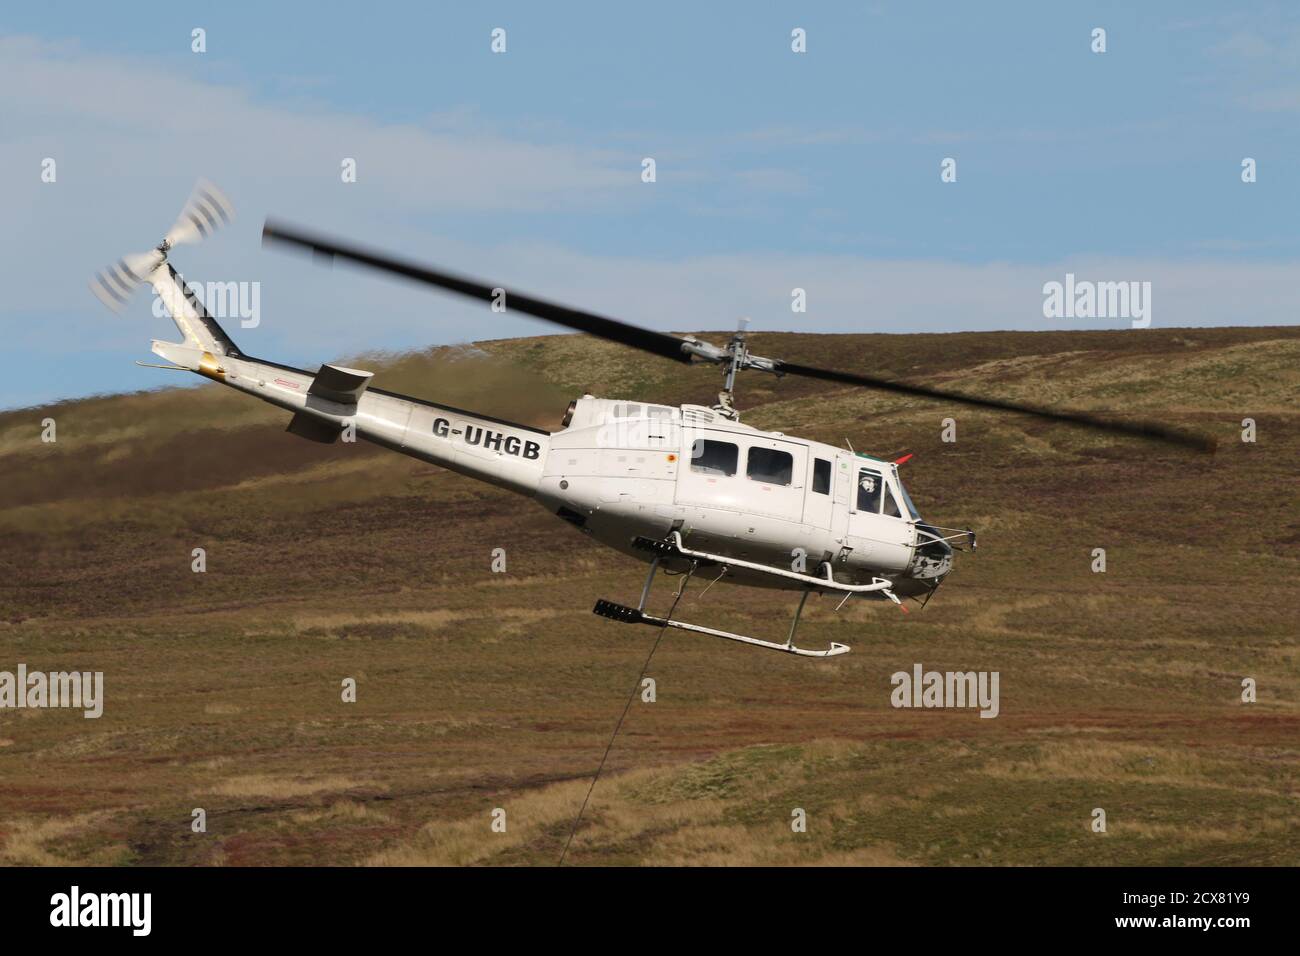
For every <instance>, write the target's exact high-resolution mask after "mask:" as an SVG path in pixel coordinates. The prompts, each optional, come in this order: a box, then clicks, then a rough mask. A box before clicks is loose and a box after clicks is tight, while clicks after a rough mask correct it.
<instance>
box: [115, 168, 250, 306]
mask: <svg viewBox="0 0 1300 956" xmlns="http://www.w3.org/2000/svg"><path fill="white" fill-rule="evenodd" d="M233 218H234V207H233V206H231V204H230V200H229V199H227V198H226V196H225V194H224V193H222V192H221V190H220V189H218V188H217V187H216V186H214V185H213V184H212V183H210V182H208V181H207V180H206V179H200V180H199V181H198V182H197V183H196V184H195V186H194V191H193V192H192V193H191V194H190V198H189V201H188V202H187V203H186V204H185V208H184V209H182V210H181V214H180V217H179V218H178V219H177V220H176V224H175V225H173V226H172V227H171V229H170V230H168V232H167V235H166V236H164V237H163V241H162V242H160V243H159V244H158V246H157V247H156V248H154V249H151V250H150V251H149V252H137V253H133V254H132V255H128V256H123V257H122V258H121V259H118V260H117V262H115V263H113V264H112V265H110V266H108V267H107V268H105V269H101V270H100V271H99V272H97V273H95V276H94V277H93V278H92V279H91V280H90V291H91V292H93V293H94V295H95V298H97V299H99V301H100V302H102V303H104V305H106V306H107V307H108V308H109V309H110V310H111V311H113V312H119V313H120V312H121V311H122V310H123V309H125V308H126V307H127V305H128V304H129V303H130V301H131V296H132V294H133V293H134V292H135V290H136V289H137V288H138V287H139V286H140V285H141V284H142V283H144V282H148V281H149V276H150V275H151V274H152V273H153V271H154V270H155V269H157V268H159V267H160V266H161V265H162V264H163V263H164V262H166V261H167V252H168V250H170V249H171V247H172V246H175V245H184V244H186V243H196V242H202V241H203V240H204V239H206V238H207V237H208V236H210V235H212V233H214V232H215V231H216V230H217V229H219V228H220V227H221V226H223V225H228V224H229V223H230V222H231V221H232V219H233Z"/></svg>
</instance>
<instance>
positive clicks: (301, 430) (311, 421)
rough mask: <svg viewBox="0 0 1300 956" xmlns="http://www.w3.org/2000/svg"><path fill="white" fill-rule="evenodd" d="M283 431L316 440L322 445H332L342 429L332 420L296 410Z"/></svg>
mask: <svg viewBox="0 0 1300 956" xmlns="http://www.w3.org/2000/svg"><path fill="white" fill-rule="evenodd" d="M285 431H287V432H289V433H290V434H291V435H297V436H298V437H299V438H305V439H307V440H308V441H318V442H320V443H321V444H322V445H332V444H333V443H334V442H336V441H338V440H339V435H340V434H341V433H342V431H343V429H342V428H340V427H339V426H338V425H335V424H334V423H333V422H330V421H325V420H324V419H321V418H317V417H316V416H315V415H312V414H309V413H308V412H297V413H296V414H295V415H294V416H293V418H292V419H291V420H290V421H289V427H288V428H286V429H285Z"/></svg>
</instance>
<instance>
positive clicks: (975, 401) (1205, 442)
mask: <svg viewBox="0 0 1300 956" xmlns="http://www.w3.org/2000/svg"><path fill="white" fill-rule="evenodd" d="M775 365H776V369H775V370H776V372H777V374H778V375H800V376H803V377H804V378H816V379H821V380H822V381H823V382H838V383H841V384H844V385H859V386H862V387H864V388H874V389H877V390H879V391H882V392H894V393H896V394H899V395H914V396H916V397H918V398H931V399H939V400H942V401H945V402H953V403H956V404H959V405H970V406H972V407H974V408H992V409H995V410H997V411H1001V412H1015V413H1017V414H1021V415H1034V416H1036V417H1038V418H1045V419H1048V420H1050V421H1057V422H1068V423H1069V424H1072V425H1080V426H1083V427H1086V428H1093V429H1098V430H1100V431H1107V432H1115V433H1118V434H1121V435H1133V436H1136V437H1139V438H1149V439H1153V440H1155V441H1163V442H1168V443H1170V444H1173V445H1181V446H1182V447H1184V448H1194V449H1196V450H1197V451H1204V452H1213V451H1214V449H1215V447H1216V445H1217V442H1215V440H1214V439H1212V438H1207V437H1205V436H1204V435H1197V434H1195V433H1193V432H1187V431H1183V430H1181V429H1178V428H1170V427H1169V426H1167V425H1160V424H1157V423H1155V422H1125V421H1116V420H1114V419H1110V418H1103V417H1102V416H1100V415H1094V414H1092V413H1090V412H1066V411H1056V410H1054V409H1050V408H1043V407H1041V406H1038V405H1023V404H1021V403H1019V402H1006V401H1002V400H1000V399H996V398H975V397H974V396H971V395H963V394H961V393H959V392H949V391H946V390H945V389H939V388H928V387H926V386H924V385H908V384H907V383H905V382H893V381H890V380H888V379H883V378H873V377H871V376H868V375H857V374H855V373H853V372H836V371H833V370H831V369H824V368H815V367H813V366H811V365H798V364H796V363H794V362H782V361H777V362H776V363H775Z"/></svg>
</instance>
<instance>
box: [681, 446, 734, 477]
mask: <svg viewBox="0 0 1300 956" xmlns="http://www.w3.org/2000/svg"><path fill="white" fill-rule="evenodd" d="M739 460H740V449H738V448H737V447H736V446H735V445H733V444H732V443H731V442H729V441H710V440H709V439H707V438H697V439H695V441H693V442H691V471H696V472H699V473H700V474H702V475H723V476H726V477H730V476H732V475H734V474H735V473H736V462H737V461H739Z"/></svg>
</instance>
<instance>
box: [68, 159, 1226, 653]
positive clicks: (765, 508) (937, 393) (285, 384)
mask: <svg viewBox="0 0 1300 956" xmlns="http://www.w3.org/2000/svg"><path fill="white" fill-rule="evenodd" d="M232 212H233V210H232V206H231V204H230V202H229V200H228V199H226V197H225V196H224V195H223V194H222V193H221V192H220V191H219V190H218V189H217V188H216V187H215V186H213V185H212V184H211V183H206V182H203V181H200V183H199V184H198V186H196V187H195V191H194V194H193V195H192V196H191V199H190V201H189V202H188V203H187V204H186V206H185V208H184V210H183V211H182V214H181V216H180V218H179V219H178V220H177V222H176V224H175V225H174V226H173V228H172V229H171V230H170V231H169V232H168V233H167V235H166V236H165V237H164V239H163V240H162V242H161V243H159V244H158V246H157V247H155V248H154V249H153V250H151V251H150V252H147V253H141V254H137V255H132V256H128V257H124V258H122V259H120V260H118V262H117V263H115V264H114V265H113V266H110V267H109V268H107V269H105V270H103V271H102V272H100V273H99V274H98V275H97V276H96V277H95V278H94V279H93V280H92V281H91V289H92V291H93V292H94V293H95V294H96V296H97V297H98V298H100V299H101V301H103V302H104V303H105V304H106V305H108V306H109V307H110V308H112V309H114V310H115V311H120V310H121V309H122V308H124V307H125V305H126V304H127V302H128V300H129V298H130V296H131V294H132V292H133V291H134V289H135V288H137V287H139V286H141V285H143V284H146V283H147V284H149V285H151V286H152V287H153V289H154V292H155V294H156V295H157V296H158V299H159V300H160V302H161V303H162V305H163V307H164V308H165V309H166V311H167V313H168V314H169V315H170V316H171V318H172V319H173V321H174V322H175V324H176V326H177V328H178V329H179V330H180V333H181V335H182V337H183V339H182V341H180V342H166V341H159V340H154V341H153V343H152V351H153V352H154V354H156V355H158V356H160V357H161V358H163V359H165V360H167V362H169V363H170V364H169V365H152V364H150V363H143V362H141V363H137V364H140V365H147V366H149V367H155V368H167V369H173V370H180V371H189V372H193V373H197V374H198V375H201V376H203V377H205V378H208V379H210V380H212V381H214V382H218V383H220V384H222V385H226V386H229V387H231V388H234V389H237V390H238V391H241V392H244V393H246V394H248V395H252V396H254V397H256V398H259V399H261V400H262V401H265V402H268V403H270V404H272V405H276V406H279V407H280V408H283V409H285V410H287V411H289V412H290V413H291V417H290V420H289V424H288V427H287V431H288V432H290V433H291V434H294V435H297V436H299V437H301V438H304V439H307V440H310V441H315V442H323V443H331V442H336V441H338V440H339V439H340V437H341V436H346V437H347V439H348V440H352V439H353V438H355V437H361V438H363V439H365V440H367V441H370V442H373V443H375V444H377V445H380V446H382V447H385V448H388V449H391V450H393V451H396V452H399V453H401V454H404V455H409V456H412V457H414V458H417V459H420V460H422V461H426V462H429V463H431V464H434V465H438V466H440V467H443V468H446V469H448V470H450V471H454V472H457V473H459V474H462V475H466V476H468V477H471V478H475V479H478V480H480V481H485V482H488V483H490V484H493V485H496V486H499V487H502V488H506V489H509V490H510V491H513V492H516V493H518V494H520V495H523V496H525V497H527V498H531V499H532V500H533V501H535V502H536V503H537V504H539V505H541V506H542V507H543V508H545V509H546V510H547V511H548V512H550V513H551V514H553V515H555V516H556V517H558V518H560V519H561V520H563V521H565V522H567V523H569V524H571V525H573V526H574V527H576V528H577V529H579V530H580V531H581V532H582V533H583V534H586V535H588V536H590V537H591V538H592V539H593V540H595V541H597V542H599V543H600V544H602V545H605V546H607V547H609V548H612V549H614V550H616V551H620V552H622V553H624V554H627V555H631V556H632V557H634V558H637V559H639V560H642V561H644V562H647V563H648V564H649V570H648V573H647V575H646V578H645V581H644V583H643V585H642V588H641V593H640V598H639V600H638V601H637V603H636V604H635V605H627V604H620V603H616V602H613V601H609V600H605V599H601V600H598V601H597V602H596V604H595V607H594V608H593V611H594V613H596V614H598V615H600V616H602V617H604V618H607V619H611V620H613V621H619V622H624V623H633V624H637V623H639V624H648V625H652V626H655V627H659V628H668V627H671V628H676V629H680V630H684V631H688V632H692V633H695V634H701V635H706V636H710V637H717V638H722V639H725V640H729V641H734V642H739V643H741V644H745V645H750V646H755V647H761V648H767V649H771V650H776V651H781V652H785V653H789V654H794V655H799V656H803V657H834V656H838V655H841V654H845V653H848V651H849V650H850V648H849V647H848V646H847V645H845V644H841V643H836V642H831V643H830V645H829V647H826V648H820V649H811V648H806V647H800V646H799V645H798V644H796V643H795V637H796V633H797V630H798V626H799V621H800V616H801V615H802V613H803V609H804V606H805V604H806V602H807V600H808V596H809V595H810V594H819V595H827V594H829V595H835V596H838V597H839V598H840V605H839V606H840V607H842V606H843V605H844V603H845V602H847V601H848V600H850V599H851V598H854V597H858V598H861V599H864V600H874V601H890V602H893V603H894V604H896V605H898V606H899V607H900V608H902V609H903V610H904V611H906V610H907V608H906V606H905V605H904V603H903V602H904V601H905V600H913V601H916V602H919V603H920V604H921V606H922V607H924V605H925V604H926V603H928V601H929V600H930V598H931V597H932V596H933V595H934V593H935V591H936V590H937V589H938V588H939V586H940V584H941V583H942V582H943V581H944V580H945V579H946V578H947V577H948V575H949V574H950V573H951V571H952V568H953V556H954V552H955V551H973V550H974V549H975V547H976V544H977V539H976V534H975V531H974V530H973V529H969V528H965V529H961V528H947V527H942V526H940V525H937V524H934V523H932V522H930V521H927V520H924V519H922V517H921V514H920V512H919V511H918V510H917V507H916V505H915V504H914V502H913V501H912V498H911V496H910V495H909V494H908V493H907V489H906V488H905V487H904V485H903V482H902V480H901V477H900V474H899V465H901V464H902V463H903V462H904V461H906V458H907V457H910V456H905V457H904V458H901V459H898V460H894V461H887V460H883V459H879V458H873V457H871V456H868V455H865V454H863V453H861V452H856V451H854V450H853V449H852V447H851V446H850V447H849V448H848V449H842V448H839V447H836V446H833V445H828V444H825V443H823V442H818V441H810V440H808V439H803V438H798V437H796V436H792V435H786V434H783V433H782V432H777V431H764V430H761V429H757V428H754V427H752V426H750V425H748V424H745V423H744V422H742V421H741V416H740V413H739V411H738V410H737V408H736V403H735V386H736V378H737V376H738V374H739V373H740V372H742V371H748V370H755V371H759V372H762V373H766V374H771V375H776V376H784V375H795V376H801V377H806V378H812V379H817V380H820V381H825V382H830V383H836V384H842V385H853V386H859V387H864V388H868V389H873V390H877V391H886V392H892V393H895V394H902V395H909V396H913V397H920V398H926V399H933V400H937V401H943V402H948V403H953V404H960V405H965V406H972V407H977V408H990V409H995V410H998V411H1005V412H1012V413H1017V414H1022V415H1032V416H1037V417H1039V418H1046V419H1049V420H1053V421H1058V422H1065V423H1068V424H1071V425H1075V426H1081V427H1086V428H1092V429H1099V430H1103V431H1107V432H1112V433H1118V434H1123V435H1129V436H1136V437H1140V438H1146V439H1152V440H1156V441H1161V442H1165V443H1169V444H1173V445H1178V446H1183V447H1190V448H1195V449H1198V450H1202V451H1212V450H1213V442H1211V441H1210V440H1208V439H1206V438H1204V437H1202V436H1199V435H1195V434H1192V433H1188V432H1184V431H1181V430H1178V429H1175V428H1171V427H1167V426H1164V425H1160V424H1155V423H1147V422H1133V421H1119V420H1112V419H1108V418H1104V417H1101V416H1097V415H1094V414H1092V413H1087V412H1075V411H1061V410H1054V409H1049V408H1043V407H1038V406H1033V405H1027V404H1020V403H1013V402H1008V401H1001V400H998V399H988V398H980V397H976V396H972V395H967V394H961V393H956V392H950V391H946V390H941V389H935V388H930V387H927V386H923V385H916V384H910V383H906V382H897V381H892V380H889V379H882V378H877V377H873V376H869V375H865V374H860V373H857V372H845V371H835V370H831V369H823V368H817V367H812V366H807V365H801V364H798V363H794V362H789V361H785V360H782V359H774V358H766V357H763V356H759V355H755V354H754V353H753V352H752V351H751V350H750V348H749V346H748V344H747V340H746V336H745V331H744V328H743V326H742V327H741V328H740V329H739V330H738V331H737V332H736V333H735V334H734V335H733V336H732V337H731V339H730V341H728V342H727V344H726V345H724V346H718V345H714V344H711V343H709V342H706V341H703V340H701V339H700V338H698V337H696V336H691V335H684V336H678V335H671V334H667V333H663V332H657V331H652V330H650V329H646V328H643V327H640V326H636V325H632V324H629V323H626V322H622V321H619V320H616V319H612V318H608V317H605V316H600V315H596V314H594V313H591V312H586V311H583V310H580V309H574V308H569V307H567V306H563V305H559V304H556V303H553V302H549V301H546V300H543V299H539V298H535V297H532V296H529V295H526V294H523V293H521V292H517V291H515V290H513V289H509V290H508V289H507V288H506V287H504V286H501V285H493V284H489V283H486V282H481V281H478V280H476V279H471V278H467V277H465V276H461V275H457V274H454V273H450V272H446V271H442V270H439V269H435V268H433V267H431V266H427V265H422V264H419V263H415V262H410V261H407V260H404V259H401V258H397V257H394V256H392V255H389V254H387V253H384V252H380V251H377V250H372V249H368V248H363V247H360V246H356V245H352V244H346V243H342V242H339V241H337V240H334V239H331V238H329V237H325V236H321V235H316V234H314V233H312V232H309V231H305V230H303V229H300V228H297V227H294V226H291V225H286V224H281V223H277V222H274V221H272V220H268V221H267V222H266V224H265V226H264V228H263V231H262V240H263V244H264V245H279V246H284V247H287V248H290V249H293V250H298V251H302V252H306V253H309V254H310V255H312V256H313V257H314V258H317V259H323V260H325V261H327V262H329V263H333V262H335V261H342V262H345V263H351V264H354V265H359V266H363V267H366V268H368V269H371V270H377V271H379V272H382V273H385V274H388V275H393V276H398V277H401V278H403V279H407V280H410V281H414V282H417V283H422V284H425V285H429V286H433V287H435V288H438V289H442V290H445V291H449V292H453V293H457V294H459V295H462V296H467V297H469V298H474V299H479V300H481V301H484V302H487V303H489V304H490V305H491V304H497V305H498V311H499V310H500V309H499V306H500V305H502V304H504V306H505V308H507V309H512V310H515V311H518V312H522V313H524V314H527V315H531V316H534V317H536V318H539V319H543V320H545V321H548V322H551V323H554V324H557V325H560V326H563V327H565V328H568V329H572V330H575V331H578V332H584V333H587V334H589V335H594V336H597V337H599V338H603V339H606V340H609V341H612V342H616V343H619V344H621V345H624V346H628V347H630V348H634V349H639V350H641V351H643V352H647V353H649V354H652V355H656V356H659V357H660V358H663V359H667V360H670V361H675V362H679V363H684V364H698V363H708V364H712V365H716V366H719V367H720V368H721V369H722V372H723V382H722V388H721V390H720V392H719V393H718V401H717V402H716V403H715V404H714V405H712V406H704V405H693V404H683V405H678V406H670V405H661V404H653V403H648V402H644V401H635V400H630V399H611V398H599V397H596V396H594V395H590V394H584V395H582V396H580V397H578V398H575V399H574V400H573V401H572V402H571V403H570V404H569V406H568V409H567V410H566V412H565V414H564V417H563V420H562V422H561V426H560V429H559V430H558V431H554V432H548V431H545V430H543V429H539V428H534V427H532V426H529V425H524V424H520V423H518V422H511V421H507V420H504V419H500V418H494V417H492V416H489V415H484V414H481V413H478V412H473V411H468V410H466V409H461V408H454V407H452V406H450V405H444V404H439V403H437V402H433V401H428V400H425V399H420V398H414V397H411V396H408V395H402V394H398V393H395V392H390V391H385V390H383V389H381V388H378V387H375V386H373V385H372V384H371V380H372V378H373V373H372V372H369V371H365V370H362V369H355V368H349V367H345V366H342V365H334V364H324V365H322V366H321V367H320V368H319V369H318V370H316V371H314V372H311V371H307V370H304V369H300V368H295V367H293V366H290V365H283V364H280V363H278V362H272V361H269V360H267V359H261V358H253V357H251V356H248V355H245V354H244V353H243V352H241V351H240V350H239V348H238V347H237V346H236V345H235V343H234V342H233V341H232V340H231V338H230V336H229V335H228V334H227V333H226V332H225V330H224V329H222V327H221V326H220V325H219V324H218V323H217V321H216V320H215V319H214V318H213V317H212V316H211V315H210V314H209V313H208V311H207V309H206V308H205V306H204V305H203V303H202V302H201V301H199V299H198V298H197V297H196V296H195V294H194V292H193V290H192V288H191V287H190V286H188V285H187V284H186V282H185V280H184V279H183V278H182V277H181V275H180V274H179V273H178V272H177V271H176V269H175V268H174V267H173V265H172V264H171V262H170V261H169V253H170V251H171V249H172V248H173V247H174V246H176V245H178V244H183V243H192V242H197V241H199V240H201V239H203V238H204V237H206V236H207V235H209V234H210V233H211V232H213V231H214V230H215V229H217V228H218V227H219V226H221V225H222V224H224V223H227V222H229V221H230V219H231V216H232ZM660 572H662V573H664V574H669V575H678V576H682V578H683V580H682V582H681V584H680V586H679V588H678V591H677V596H678V598H680V596H681V595H682V594H683V593H684V592H685V590H686V587H687V585H688V583H689V582H690V580H691V579H692V577H693V576H694V575H696V574H697V573H698V574H701V575H710V576H711V577H712V580H711V582H710V583H709V585H708V586H707V587H706V589H705V590H706V591H707V589H708V587H712V586H713V584H715V583H718V582H720V581H722V582H725V583H730V584H737V585H746V586H756V587H765V588H776V589H782V590H787V591H792V592H796V593H798V594H799V600H798V604H797V607H796V609H795V612H794V616H793V619H792V621H791V624H790V628H789V631H788V634H787V636H786V639H785V640H784V641H780V640H768V639H762V638H758V637H753V636H749V635H745V634H739V633H734V632H731V631H725V630H721V629H717V628H712V627H705V626H703V625H699V624H692V623H689V622H686V621H682V620H677V619H674V618H673V616H672V612H671V611H670V612H669V613H668V614H667V615H666V616H657V615H654V614H651V613H649V611H648V610H647V606H648V603H649V599H650V593H651V589H652V586H653V584H654V582H655V579H656V576H657V574H659V573H660ZM675 607H676V604H675V603H674V608H675ZM837 609H838V608H837Z"/></svg>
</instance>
